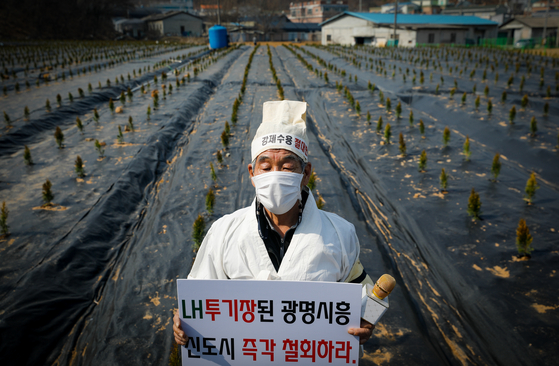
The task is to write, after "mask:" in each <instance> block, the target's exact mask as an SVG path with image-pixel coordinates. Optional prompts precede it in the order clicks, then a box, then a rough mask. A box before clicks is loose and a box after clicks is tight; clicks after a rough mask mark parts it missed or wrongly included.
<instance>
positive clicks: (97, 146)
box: [95, 139, 105, 158]
mask: <svg viewBox="0 0 559 366" xmlns="http://www.w3.org/2000/svg"><path fill="white" fill-rule="evenodd" d="M95 150H97V153H98V154H99V157H100V158H103V156H104V155H105V149H103V145H101V143H100V142H99V140H97V139H95Z"/></svg>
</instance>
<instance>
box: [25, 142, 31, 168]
mask: <svg viewBox="0 0 559 366" xmlns="http://www.w3.org/2000/svg"><path fill="white" fill-rule="evenodd" d="M23 161H25V165H33V160H32V159H31V150H29V148H28V147H27V145H25V147H24V149H23Z"/></svg>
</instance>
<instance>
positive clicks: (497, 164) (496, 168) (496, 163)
mask: <svg viewBox="0 0 559 366" xmlns="http://www.w3.org/2000/svg"><path fill="white" fill-rule="evenodd" d="M500 157H501V155H499V153H496V154H495V156H494V157H493V164H492V165H491V174H493V182H496V181H497V177H498V176H499V173H501V161H500V160H499V158H500Z"/></svg>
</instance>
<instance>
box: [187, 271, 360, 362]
mask: <svg viewBox="0 0 559 366" xmlns="http://www.w3.org/2000/svg"><path fill="white" fill-rule="evenodd" d="M177 289H178V300H179V315H180V318H181V322H182V327H183V330H184V331H185V332H186V334H187V335H188V337H189V340H188V342H187V344H186V346H183V347H181V349H182V360H183V361H182V362H183V365H189V366H190V365H216V364H217V365H250V364H254V365H281V364H285V363H290V362H296V363H297V364H299V365H318V364H329V365H345V364H357V363H358V359H359V338H358V337H356V336H353V335H350V334H348V333H347V330H348V329H349V328H359V325H360V315H361V285H359V284H349V283H336V282H304V281H252V280H194V279H192V280H190V279H189V280H177Z"/></svg>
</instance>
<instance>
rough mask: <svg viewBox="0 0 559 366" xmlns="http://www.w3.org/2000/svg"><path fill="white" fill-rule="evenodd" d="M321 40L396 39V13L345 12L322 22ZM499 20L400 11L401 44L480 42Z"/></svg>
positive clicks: (380, 43)
mask: <svg viewBox="0 0 559 366" xmlns="http://www.w3.org/2000/svg"><path fill="white" fill-rule="evenodd" d="M320 26H321V29H322V44H323V45H327V44H342V45H359V44H366V45H372V46H385V45H386V44H387V43H391V42H394V14H379V13H354V12H344V13H343V14H340V15H338V16H336V17H333V18H331V19H328V20H327V21H325V22H323V23H321V24H320ZM497 32H498V24H497V23H496V22H494V21H491V20H487V19H482V18H479V17H474V16H451V15H424V14H398V15H397V24H396V40H397V44H398V46H399V47H415V46H416V45H419V44H433V45H434V44H459V45H464V44H479V43H480V40H481V39H483V38H496V37H497Z"/></svg>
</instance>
